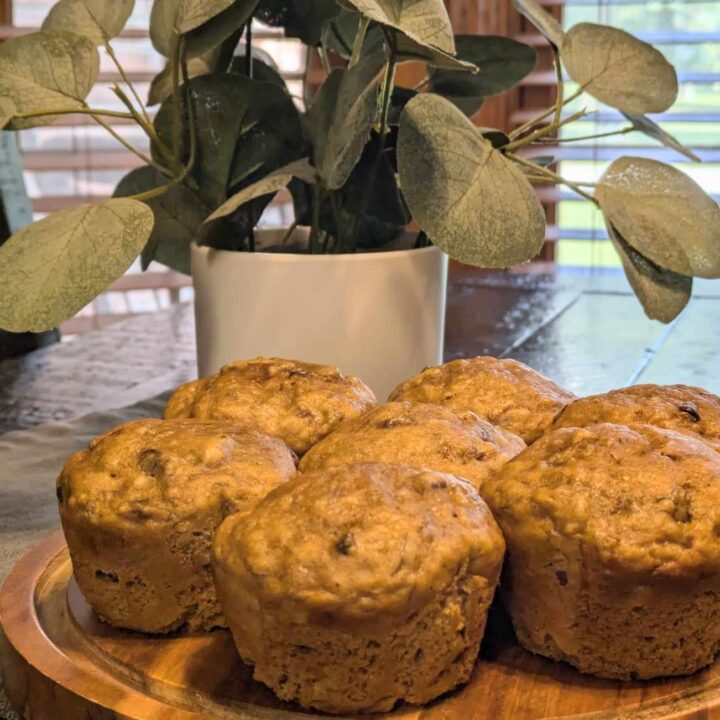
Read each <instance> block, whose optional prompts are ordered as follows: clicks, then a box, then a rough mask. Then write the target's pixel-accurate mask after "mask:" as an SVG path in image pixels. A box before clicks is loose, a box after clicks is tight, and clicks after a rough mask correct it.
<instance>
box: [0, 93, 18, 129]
mask: <svg viewBox="0 0 720 720" xmlns="http://www.w3.org/2000/svg"><path fill="white" fill-rule="evenodd" d="M16 112H17V109H16V108H15V103H14V102H13V101H12V98H9V97H0V130H2V129H3V128H4V127H5V126H6V125H7V124H8V123H9V122H10V121H11V120H12V117H13V115H14V114H15V113H16Z"/></svg>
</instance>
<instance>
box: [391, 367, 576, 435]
mask: <svg viewBox="0 0 720 720" xmlns="http://www.w3.org/2000/svg"><path fill="white" fill-rule="evenodd" d="M574 399H575V395H573V394H572V393H571V392H569V391H568V390H564V389H563V388H561V387H560V386H559V385H557V384H555V383H554V382H553V381H552V380H549V379H548V378H546V377H545V376H544V375H541V374H540V373H539V372H536V371H535V370H533V369H532V368H529V367H528V366H527V365H523V364H522V363H520V362H517V360H500V359H499V358H494V357H486V356H481V357H475V358H471V359H469V360H451V361H450V362H448V363H445V364H444V365H440V366H438V367H432V368H426V369H425V370H423V371H422V372H421V373H420V374H419V375H416V376H415V377H413V378H410V380H406V381H405V382H404V383H402V384H401V385H399V386H398V387H396V388H395V390H393V392H392V393H391V395H390V400H409V401H410V402H425V403H436V404H438V405H447V406H449V407H454V408H457V409H458V410H472V411H473V412H475V413H477V414H478V415H480V417H483V418H485V419H487V420H489V421H490V422H491V423H492V424H493V425H497V426H498V427H501V428H504V429H505V430H508V431H510V432H511V433H514V434H515V435H519V436H520V437H521V438H522V439H523V440H524V441H525V442H526V443H528V444H530V443H532V442H535V440H537V439H538V438H539V437H540V435H542V434H543V432H545V430H546V429H547V428H548V427H549V425H550V424H551V423H552V421H553V420H554V419H555V416H556V415H557V414H558V413H559V412H560V411H561V410H562V409H563V408H564V407H565V405H567V404H568V403H569V402H572V401H573V400H574Z"/></svg>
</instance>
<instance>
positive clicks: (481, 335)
mask: <svg viewBox="0 0 720 720" xmlns="http://www.w3.org/2000/svg"><path fill="white" fill-rule="evenodd" d="M715 285H720V283H715V284H713V283H710V282H706V283H702V282H701V283H697V284H696V293H695V297H694V298H693V299H692V301H691V302H690V305H689V306H688V308H687V309H686V310H685V312H684V313H683V314H682V315H681V316H680V318H679V319H678V320H676V321H675V322H674V323H673V324H672V325H669V326H665V325H662V324H660V323H657V322H652V321H650V320H648V319H647V318H646V317H645V315H644V314H643V312H642V309H641V308H640V305H639V304H638V302H637V301H636V300H635V299H634V298H633V297H632V295H631V293H630V291H629V289H628V288H627V286H626V284H625V283H624V281H622V280H621V279H619V278H617V277H614V276H603V275H599V276H595V277H592V276H591V277H584V276H578V275H572V274H570V275H563V274H553V275H531V274H512V273H483V274H478V273H477V272H468V271H463V270H456V271H455V272H453V273H452V274H451V279H450V285H449V293H448V314H447V332H446V357H447V358H448V359H451V358H455V357H463V356H465V357H469V356H473V355H480V354H490V355H497V356H502V357H513V358H516V359H518V360H521V361H523V362H525V363H527V364H528V365H531V366H532V367H534V368H536V369H537V370H539V371H540V372H543V373H545V374H547V375H549V376H550V377H552V378H553V379H554V380H556V381H557V382H559V383H560V384H561V385H564V386H566V387H567V388H569V389H570V390H573V391H574V392H575V393H577V394H580V395H583V394H592V393H596V392H603V391H606V390H609V389H611V388H613V387H619V386H623V385H628V384H633V383H638V382H655V383H673V382H682V383H687V384H696V385H701V386H703V387H706V388H707V389H709V390H711V391H713V392H716V393H719V394H720V361H719V360H718V358H719V357H720V287H715ZM194 363H195V338H194V327H193V313H192V307H191V306H190V305H187V304H182V305H177V306H175V307H173V308H171V309H169V310H166V311H163V312H159V313H154V314H151V315H140V316H137V317H134V318H131V319H129V320H126V321H123V322H120V323H117V324H116V325H112V326H110V327H108V328H106V329H104V330H98V331H95V332H91V333H88V334H87V335H83V336H80V337H78V338H76V339H74V340H71V341H69V342H66V343H62V344H59V345H54V346H51V347H48V348H43V349H41V350H37V351H35V352H33V353H30V354H29V355H26V356H23V357H21V358H14V359H12V360H6V361H4V362H2V363H0V433H2V432H6V431H8V430H12V429H17V428H26V427H31V426H33V425H36V424H39V423H42V422H48V421H52V420H59V419H65V418H68V417H73V416H77V415H81V414H84V413H87V412H90V411H92V410H97V409H106V408H112V407H121V406H123V405H128V404H130V403H133V402H136V401H138V400H141V399H142V398H144V397H150V396H152V395H155V394H157V393H159V392H162V391H164V390H167V389H169V388H172V387H175V386H176V385H178V384H180V383H181V382H184V381H186V380H188V379H191V378H192V377H193V376H194V374H195V365H194Z"/></svg>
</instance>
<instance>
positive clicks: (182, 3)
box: [150, 0, 258, 58]
mask: <svg viewBox="0 0 720 720" xmlns="http://www.w3.org/2000/svg"><path fill="white" fill-rule="evenodd" d="M257 2H258V0H155V2H154V3H153V7H152V12H151V14H150V39H151V40H152V44H153V47H154V48H155V49H156V50H157V51H158V52H159V53H160V54H161V55H164V56H165V57H166V58H171V57H172V56H173V48H174V47H175V43H176V42H177V39H178V37H179V35H184V34H186V33H187V44H186V52H187V55H188V57H194V56H196V55H201V54H203V53H206V52H208V51H209V50H212V48H214V47H217V46H218V45H220V43H222V42H223V41H224V40H226V39H227V38H228V37H230V36H231V35H232V34H233V33H234V32H236V31H237V29H238V28H240V27H241V26H242V25H244V24H245V23H246V22H247V20H248V18H249V17H250V16H251V15H252V13H253V11H254V10H255V7H256V5H257Z"/></svg>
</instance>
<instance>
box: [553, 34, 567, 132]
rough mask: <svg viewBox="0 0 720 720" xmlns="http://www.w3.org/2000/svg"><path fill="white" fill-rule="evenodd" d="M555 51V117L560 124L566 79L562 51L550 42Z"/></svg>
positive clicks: (555, 120)
mask: <svg viewBox="0 0 720 720" xmlns="http://www.w3.org/2000/svg"><path fill="white" fill-rule="evenodd" d="M550 47H552V52H553V64H554V65H555V78H556V80H557V97H556V98H555V119H554V122H555V123H556V124H558V123H559V122H560V120H561V119H562V109H563V105H564V104H565V81H564V80H563V74H562V64H561V63H560V53H559V51H558V49H557V48H556V47H555V45H554V44H553V43H550Z"/></svg>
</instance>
